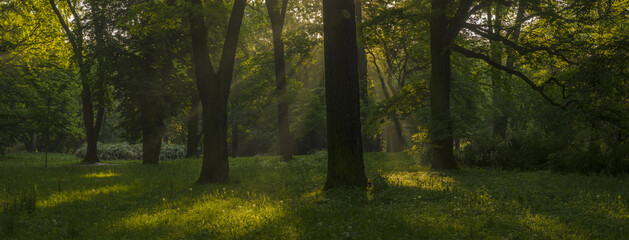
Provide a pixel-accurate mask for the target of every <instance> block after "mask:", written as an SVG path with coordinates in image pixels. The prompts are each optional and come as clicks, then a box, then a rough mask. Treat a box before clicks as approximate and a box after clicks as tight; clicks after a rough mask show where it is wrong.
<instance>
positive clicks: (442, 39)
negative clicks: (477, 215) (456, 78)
mask: <svg viewBox="0 0 629 240" xmlns="http://www.w3.org/2000/svg"><path fill="white" fill-rule="evenodd" d="M431 5H432V6H431V8H432V9H431V16H430V56H431V59H432V71H431V78H430V113H431V118H432V123H431V124H430V126H431V131H430V133H431V139H432V142H433V146H434V149H433V150H434V151H433V152H434V156H433V159H432V164H431V165H432V168H433V169H457V168H458V167H457V165H456V162H455V161H454V154H453V150H452V148H453V139H452V120H451V116H450V75H451V66H450V52H451V50H450V46H449V45H450V43H451V40H450V39H448V37H447V36H448V35H447V34H448V33H447V32H446V31H444V30H445V29H447V25H448V21H447V19H446V12H447V7H448V1H442V0H433V1H432V4H431Z"/></svg>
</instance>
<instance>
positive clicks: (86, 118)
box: [49, 0, 105, 163]
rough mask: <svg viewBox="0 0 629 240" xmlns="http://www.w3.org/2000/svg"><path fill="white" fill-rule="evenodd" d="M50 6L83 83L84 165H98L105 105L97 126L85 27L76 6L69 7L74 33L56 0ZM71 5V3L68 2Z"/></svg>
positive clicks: (50, 0)
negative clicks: (86, 55) (86, 56)
mask: <svg viewBox="0 0 629 240" xmlns="http://www.w3.org/2000/svg"><path fill="white" fill-rule="evenodd" d="M49 3H50V6H51V7H52V10H53V12H54V13H55V15H56V16H57V19H58V20H59V23H60V24H61V26H62V27H63V30H64V31H65V33H66V36H67V37H68V40H69V41H70V44H71V45H72V52H73V55H74V56H73V57H74V61H75V63H76V64H77V66H78V68H79V79H80V81H81V87H82V89H81V102H82V106H83V125H84V127H85V136H86V138H87V152H86V154H85V157H84V158H83V162H84V163H97V162H100V161H99V160H98V146H97V144H98V135H99V133H100V127H101V125H102V120H103V118H104V111H105V110H104V105H102V104H101V106H100V107H99V112H98V114H97V115H96V125H95V124H94V106H93V102H92V101H93V97H92V92H91V86H90V84H89V79H88V76H89V71H90V69H89V66H88V65H87V63H86V62H85V61H84V59H83V48H84V46H83V27H82V24H81V19H80V18H79V16H78V15H77V11H76V9H75V8H74V6H72V5H70V6H68V7H69V8H70V12H71V13H72V17H73V20H74V23H75V24H74V27H75V28H76V29H74V31H72V30H71V29H70V27H69V26H68V23H67V22H66V20H65V18H64V17H63V15H61V12H60V11H59V9H58V8H57V5H56V4H55V1H54V0H49ZM68 3H70V1H68Z"/></svg>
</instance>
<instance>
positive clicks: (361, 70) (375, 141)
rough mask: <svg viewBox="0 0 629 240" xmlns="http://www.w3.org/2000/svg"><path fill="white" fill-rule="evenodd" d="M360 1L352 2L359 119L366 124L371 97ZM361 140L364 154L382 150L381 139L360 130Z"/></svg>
mask: <svg viewBox="0 0 629 240" xmlns="http://www.w3.org/2000/svg"><path fill="white" fill-rule="evenodd" d="M360 1H361V0H354V3H355V6H354V7H355V8H356V26H357V29H356V30H357V31H356V38H357V42H356V45H357V47H358V49H357V51H358V52H357V53H358V79H359V80H358V82H359V84H360V102H361V104H362V105H361V114H360V118H361V119H362V122H366V121H367V120H368V119H369V112H368V110H369V106H371V104H372V102H371V97H370V96H369V88H370V87H369V86H370V84H369V76H368V69H367V53H366V51H365V40H364V37H363V32H362V29H361V28H360V25H361V24H362V21H363V11H362V4H361V2H360ZM362 134H363V136H362V138H363V150H364V151H365V152H380V151H381V150H382V147H381V142H380V140H381V138H380V137H373V136H371V135H369V134H368V133H367V131H365V130H364V129H363V130H362Z"/></svg>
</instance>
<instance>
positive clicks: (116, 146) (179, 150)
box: [74, 143, 186, 160]
mask: <svg viewBox="0 0 629 240" xmlns="http://www.w3.org/2000/svg"><path fill="white" fill-rule="evenodd" d="M86 151H87V148H86V147H85V146H83V147H81V148H79V149H77V150H76V152H75V153H74V155H76V157H78V158H81V159H82V158H83V157H85V153H86ZM185 155H186V149H185V146H184V145H170V144H162V148H161V150H160V156H159V158H160V159H161V160H174V159H181V158H183V157H184V156H185ZM98 158H99V159H101V160H138V159H142V144H133V145H130V144H128V143H113V144H102V143H99V144H98Z"/></svg>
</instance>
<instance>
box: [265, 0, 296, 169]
mask: <svg viewBox="0 0 629 240" xmlns="http://www.w3.org/2000/svg"><path fill="white" fill-rule="evenodd" d="M277 3H278V2H277V0H266V8H267V10H268V12H269V19H270V20H271V30H272V32H273V51H274V57H275V85H276V91H277V131H278V135H279V140H280V156H281V158H282V161H285V162H287V161H290V160H292V159H293V146H292V145H293V140H292V137H291V135H290V129H289V123H288V106H289V102H288V100H287V99H286V60H285V59H284V41H282V30H283V29H284V17H285V14H286V7H287V6H286V5H287V3H288V1H287V0H283V2H282V6H278V5H277Z"/></svg>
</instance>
